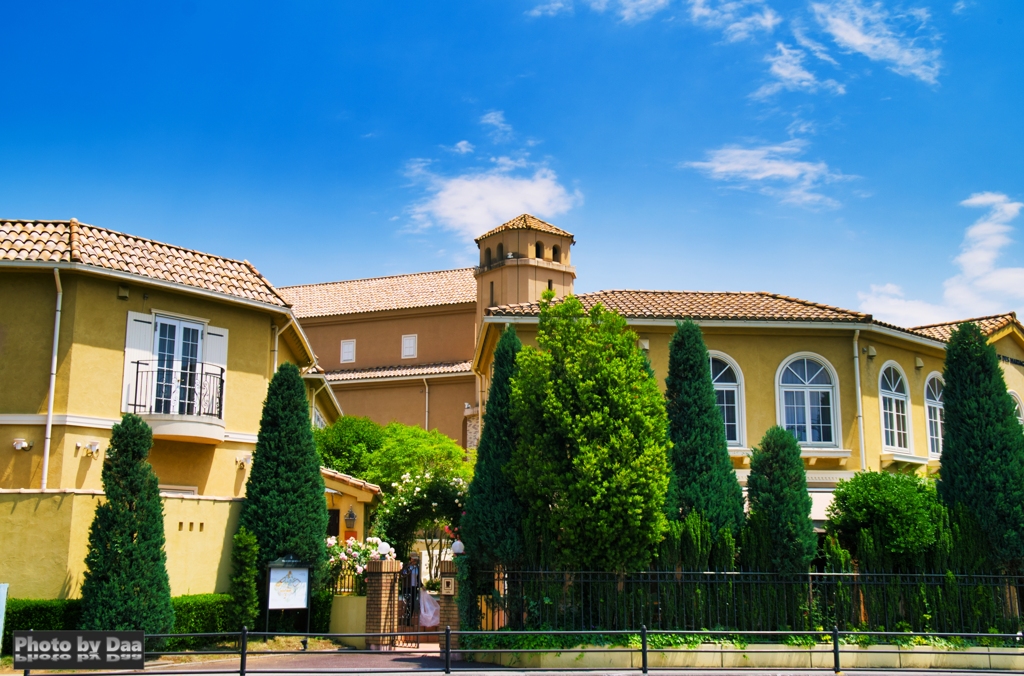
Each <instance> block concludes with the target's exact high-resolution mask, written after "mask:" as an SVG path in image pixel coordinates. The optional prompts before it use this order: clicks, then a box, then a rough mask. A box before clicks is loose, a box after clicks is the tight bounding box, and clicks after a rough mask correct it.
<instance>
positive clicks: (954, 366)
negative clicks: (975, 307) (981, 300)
mask: <svg viewBox="0 0 1024 676" xmlns="http://www.w3.org/2000/svg"><path fill="white" fill-rule="evenodd" d="M943 375H944V377H945V381H946V382H945V387H944V389H943V397H944V398H945V425H944V428H943V444H942V467H941V472H940V477H941V478H940V479H939V484H938V490H939V497H940V498H941V499H942V500H943V502H945V503H946V505H947V506H948V507H949V508H950V509H954V508H956V507H957V506H958V505H963V507H964V508H966V510H967V512H968V513H969V514H970V515H971V516H973V517H974V519H975V520H976V521H977V523H978V525H979V526H980V527H981V529H982V531H983V532H984V533H985V535H986V536H987V538H988V541H989V544H990V546H991V548H992V552H993V553H994V555H995V556H994V558H995V560H996V562H997V563H999V564H1001V565H1003V566H1006V567H1010V568H1019V567H1020V566H1021V564H1022V563H1024V434H1022V432H1021V426H1020V424H1019V423H1018V422H1017V417H1016V415H1015V414H1014V407H1013V400H1012V399H1011V398H1010V395H1009V394H1008V393H1007V391H1006V382H1005V381H1004V380H1003V371H1002V369H1001V368H1000V367H999V358H998V356H997V355H996V350H995V347H994V346H992V345H990V344H989V343H988V341H987V340H986V339H985V336H984V335H983V334H982V333H981V329H979V328H978V326H977V325H976V324H973V323H969V322H965V323H963V324H961V325H960V326H959V327H957V329H955V330H954V331H953V335H952V336H951V337H950V340H949V343H948V344H947V346H946V366H945V372H944V374H943Z"/></svg>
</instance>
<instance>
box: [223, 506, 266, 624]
mask: <svg viewBox="0 0 1024 676" xmlns="http://www.w3.org/2000/svg"><path fill="white" fill-rule="evenodd" d="M233 540H234V546H233V547H232V549H231V591H230V596H231V620H230V621H231V624H230V626H231V628H232V629H234V630H236V631H240V630H241V629H242V627H248V628H250V629H253V628H255V627H256V619H257V618H258V617H259V614H260V599H259V592H258V591H257V588H256V581H257V580H258V579H259V569H258V568H257V563H256V562H257V561H258V560H259V551H260V546H259V544H257V543H256V536H255V535H253V534H252V533H250V532H249V530H248V529H247V528H246V527H245V526H242V527H241V528H240V529H238V533H236V534H235V537H234V539H233Z"/></svg>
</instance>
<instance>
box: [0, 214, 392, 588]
mask: <svg viewBox="0 0 1024 676" xmlns="http://www.w3.org/2000/svg"><path fill="white" fill-rule="evenodd" d="M284 362H292V363H294V364H296V365H298V366H299V367H300V369H302V370H303V371H304V378H305V382H306V386H307V396H308V398H309V400H310V417H311V420H313V421H317V422H318V423H319V424H328V423H330V422H332V421H333V420H335V419H336V418H337V417H338V416H339V415H341V409H340V408H339V406H338V403H337V401H336V399H335V398H334V396H333V394H332V392H331V390H330V388H329V387H328V384H327V381H326V378H325V376H324V374H323V372H322V370H321V369H319V368H318V367H317V364H316V356H315V353H314V352H313V350H312V348H311V346H310V344H309V340H308V339H307V338H306V336H305V334H304V333H303V332H302V329H301V327H300V326H299V324H298V323H297V322H296V321H295V317H294V314H293V313H292V311H291V309H290V308H289V307H288V305H287V303H286V301H285V300H284V299H283V298H281V296H280V295H279V294H278V293H277V292H276V290H275V289H274V288H273V286H272V285H271V284H270V283H269V282H267V280H266V279H264V278H263V276H262V275H260V274H259V272H258V271H257V270H256V269H255V268H254V267H253V266H252V265H251V264H249V263H247V262H245V261H234V260H230V259H226V258H222V257H218V256H213V255H209V254H203V253H199V252H195V251H190V250H187V249H183V248H180V247H175V246H172V245H167V244H161V243H159V242H154V241H151V240H146V239H142V238H138V237H132V236H130V235H125V234H122V233H117V232H113V231H110V230H106V229H103V228H98V227H94V226H91V225H86V224H81V223H78V222H77V221H74V220H71V221H46V222H41V221H4V222H0V532H2V533H3V537H2V540H3V546H0V579H3V580H4V581H5V582H9V583H10V584H11V591H10V593H11V595H12V596H16V597H20V598H57V597H69V596H76V595H77V594H78V590H79V586H80V584H81V579H82V573H83V568H84V557H85V552H86V546H87V538H88V532H89V525H90V524H91V522H92V515H93V512H94V510H95V507H96V504H97V503H98V502H99V501H100V500H102V499H103V486H102V482H101V477H100V472H101V469H102V465H103V458H104V453H105V452H106V449H107V447H108V445H109V440H110V434H111V428H112V427H113V426H114V425H115V424H116V423H117V422H119V420H120V418H121V416H122V415H123V414H124V413H137V414H138V415H140V416H141V417H142V418H143V419H144V420H145V421H146V422H147V423H148V424H149V426H150V427H151V428H152V430H153V447H152V450H151V452H150V456H149V460H150V463H151V464H152V466H153V470H154V472H155V473H156V475H157V477H158V480H159V483H160V490H161V494H162V496H163V500H164V512H165V531H166V534H167V558H168V572H169V574H170V581H171V591H172V593H173V594H175V595H180V594H187V593H207V592H215V591H218V592H219V591H226V590H227V588H228V583H229V576H230V551H231V547H230V544H231V537H232V536H233V535H234V533H235V531H236V523H237V518H238V514H239V511H240V507H241V501H242V500H243V499H244V495H245V483H246V479H247V478H248V471H249V467H250V465H251V458H252V453H253V450H254V448H255V445H256V438H257V434H258V432H259V423H260V416H261V412H262V406H263V400H264V398H265V397H266V392H267V386H268V384H269V382H270V378H271V377H272V376H273V374H274V372H275V371H276V369H277V366H278V365H279V364H282V363H284ZM349 479H351V478H349ZM354 481H356V480H352V481H349V482H348V483H346V482H345V481H344V480H342V479H337V480H336V483H338V486H336V487H335V491H336V493H337V494H338V495H340V494H342V493H344V494H345V498H344V499H340V498H338V497H337V495H333V494H331V493H330V492H329V493H328V499H329V500H330V499H333V500H334V502H335V503H336V508H337V510H338V512H339V513H338V515H337V518H338V519H340V517H341V516H342V514H347V513H348V508H350V507H353V506H357V507H358V509H357V510H356V511H358V516H359V526H358V528H353V529H352V530H355V531H357V532H358V533H360V534H361V533H362V520H363V518H364V513H363V512H364V508H365V507H366V506H368V505H370V504H372V502H373V501H374V500H375V495H376V493H374V492H373V488H375V487H370V488H368V487H367V486H365V485H364V486H361V487H359V486H354V485H352V482H354ZM343 487H344V488H343ZM378 492H379V491H378Z"/></svg>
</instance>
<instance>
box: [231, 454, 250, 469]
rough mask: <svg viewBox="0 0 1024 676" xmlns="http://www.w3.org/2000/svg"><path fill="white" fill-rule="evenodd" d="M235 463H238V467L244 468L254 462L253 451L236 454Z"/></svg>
mask: <svg viewBox="0 0 1024 676" xmlns="http://www.w3.org/2000/svg"><path fill="white" fill-rule="evenodd" d="M235 464H236V465H238V469H242V470H244V469H245V468H246V467H248V466H249V465H251V464H252V453H246V454H244V455H238V456H235Z"/></svg>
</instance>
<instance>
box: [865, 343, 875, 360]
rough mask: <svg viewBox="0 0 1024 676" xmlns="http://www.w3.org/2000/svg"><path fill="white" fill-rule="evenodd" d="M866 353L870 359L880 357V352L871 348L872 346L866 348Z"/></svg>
mask: <svg viewBox="0 0 1024 676" xmlns="http://www.w3.org/2000/svg"><path fill="white" fill-rule="evenodd" d="M864 351H865V352H867V353H868V359H874V358H875V357H877V356H878V350H876V349H875V348H873V347H871V346H870V345H868V346H867V347H866V348H864Z"/></svg>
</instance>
